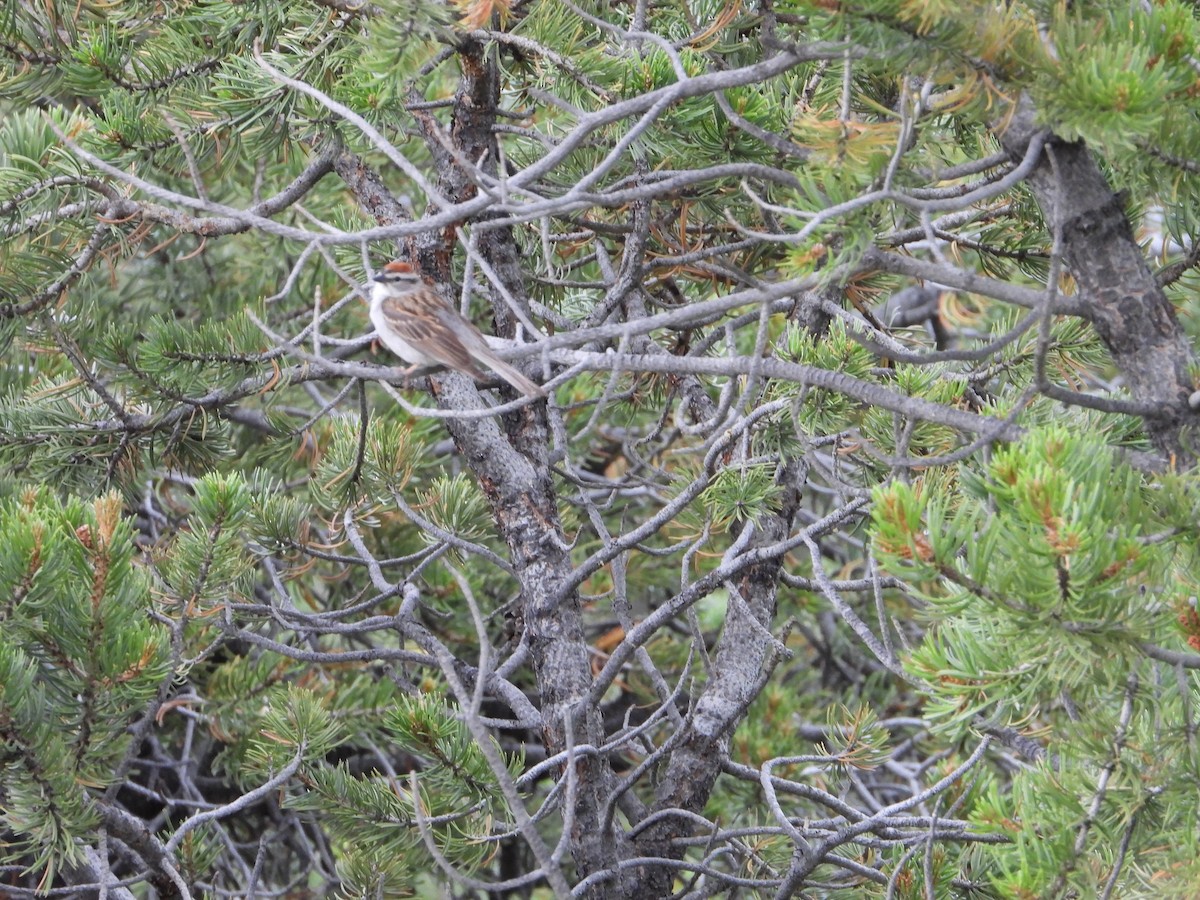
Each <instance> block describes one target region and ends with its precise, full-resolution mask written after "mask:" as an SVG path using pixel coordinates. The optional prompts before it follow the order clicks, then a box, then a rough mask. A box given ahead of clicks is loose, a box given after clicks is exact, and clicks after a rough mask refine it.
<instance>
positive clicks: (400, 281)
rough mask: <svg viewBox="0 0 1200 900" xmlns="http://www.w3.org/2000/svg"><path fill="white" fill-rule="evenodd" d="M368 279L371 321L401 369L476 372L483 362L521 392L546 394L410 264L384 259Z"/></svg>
mask: <svg viewBox="0 0 1200 900" xmlns="http://www.w3.org/2000/svg"><path fill="white" fill-rule="evenodd" d="M372 281H374V282H375V284H374V285H373V287H372V288H371V324H373V325H374V326H375V330H376V332H378V334H379V339H380V340H381V341H383V344H384V346H385V347H387V348H388V349H389V350H391V351H392V352H393V353H395V354H396V355H397V356H398V357H400V358H401V359H402V360H404V361H405V362H406V363H408V364H409V368H408V370H407V372H406V374H408V373H411V372H413V371H414V370H416V369H418V368H420V367H421V366H439V365H440V366H445V367H446V368H448V369H454V370H455V371H456V372H462V373H463V374H464V375H470V376H471V377H472V378H482V377H484V372H483V371H482V370H481V369H480V368H479V365H480V364H483V365H484V366H486V367H487V368H489V369H491V370H492V371H493V372H495V373H496V374H497V375H499V376H500V377H501V378H503V379H504V380H505V381H507V382H508V383H509V384H511V385H512V386H513V387H514V388H516V389H517V390H518V391H520V392H521V393H522V394H524V395H525V396H527V397H545V396H546V390H545V388H542V387H540V386H539V385H536V384H534V383H533V382H532V381H530V380H529V379H528V378H526V377H525V376H524V375H522V374H521V373H520V372H518V371H517V370H516V369H515V368H513V367H512V366H511V365H509V364H508V363H506V362H505V361H504V360H502V359H501V358H500V357H498V356H497V355H496V354H495V353H494V352H493V351H492V348H491V347H489V346H488V342H487V339H486V338H485V337H484V336H483V334H482V333H481V332H480V331H479V329H478V328H476V327H475V326H474V325H473V324H471V322H470V321H468V320H467V319H466V318H465V317H464V316H463V315H462V314H461V313H460V312H459V311H458V310H457V309H455V308H454V307H452V306H450V305H449V304H447V303H446V302H445V301H443V300H442V295H441V294H440V293H439V292H438V290H437V288H435V287H434V285H433V284H432V283H430V282H429V281H426V280H425V279H424V278H422V277H421V276H420V275H418V274H417V273H416V271H414V269H413V267H412V266H411V265H410V264H408V263H406V262H402V261H401V260H396V261H395V262H390V263H388V264H387V265H386V266H384V267H383V269H382V271H380V273H379V274H378V275H376V276H375V277H374V278H373V279H372Z"/></svg>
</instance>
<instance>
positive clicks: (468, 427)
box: [420, 41, 620, 897]
mask: <svg viewBox="0 0 1200 900" xmlns="http://www.w3.org/2000/svg"><path fill="white" fill-rule="evenodd" d="M458 59H459V64H460V66H461V67H462V79H461V81H460V86H459V90H458V93H457V94H456V96H455V103H454V109H453V113H452V119H451V128H450V146H451V147H452V148H453V150H454V151H455V152H454V153H453V154H451V153H448V152H446V150H445V148H444V145H443V144H442V142H441V141H440V140H438V138H437V136H436V135H434V134H432V133H429V132H427V135H426V138H427V142H428V144H429V146H430V148H431V149H432V150H433V152H434V153H435V154H438V153H439V151H440V155H441V162H442V165H441V166H439V170H440V172H441V173H442V178H441V182H440V187H441V188H442V190H443V192H444V193H445V196H447V197H448V198H449V199H450V200H452V201H453V202H461V201H463V200H467V199H469V198H470V197H472V196H474V194H475V192H476V190H477V187H476V184H475V181H474V180H473V178H472V177H471V175H470V173H469V172H468V171H466V170H465V169H464V168H463V166H462V165H460V164H459V163H458V161H457V160H463V161H470V162H477V161H480V160H482V161H483V164H482V166H481V168H482V170H483V171H484V172H486V173H488V174H493V175H494V174H495V172H496V166H495V161H496V160H497V158H498V152H497V146H496V140H495V134H494V127H495V124H496V110H497V106H498V103H499V78H498V73H497V70H496V64H495V59H494V56H490V55H489V54H488V52H487V51H486V49H485V47H484V45H483V44H482V43H479V42H476V41H466V42H464V43H463V44H462V45H461V46H460V47H459V56H458ZM428 124H429V122H428V120H427V125H428ZM456 157H457V159H456ZM434 237H436V236H434ZM452 240H453V233H452V232H449V231H447V232H446V233H444V234H443V236H442V240H441V241H440V242H437V243H436V244H430V245H427V246H424V247H422V251H424V252H422V253H421V254H420V255H421V257H422V258H423V259H427V260H429V261H430V262H432V263H434V264H435V265H438V266H439V267H442V266H444V269H443V270H442V274H443V277H447V280H448V275H449V266H448V263H449V259H450V255H451V249H452ZM477 247H478V250H479V252H480V255H481V256H482V257H483V258H484V259H485V260H487V262H488V263H489V265H491V266H492V268H493V270H494V271H495V272H496V274H497V275H498V276H499V277H500V278H501V279H502V280H503V281H504V282H505V286H506V288H507V289H508V292H509V295H510V296H511V297H514V298H516V300H517V301H518V302H520V303H522V304H524V305H525V306H526V308H528V298H527V293H526V291H525V286H524V283H523V276H522V271H521V266H520V252H519V249H518V247H517V245H516V241H515V239H514V235H513V233H512V229H510V228H493V229H486V230H482V231H481V232H480V233H479V241H478V245H477ZM493 299H494V301H495V302H493V313H494V315H495V319H496V323H497V330H498V331H499V332H500V333H502V334H509V335H511V334H512V333H513V331H514V330H515V329H514V322H513V319H512V315H511V313H510V311H509V309H508V307H507V305H506V304H505V303H504V302H503V300H501V299H499V292H498V291H496V292H495V294H494V297H493ZM440 381H441V384H440V387H439V389H438V402H439V403H440V404H441V405H442V406H443V408H450V409H472V408H478V406H479V396H478V393H477V392H476V391H475V389H474V387H473V386H472V385H471V384H470V383H469V379H466V378H465V377H463V376H458V375H451V376H447V377H446V378H445V379H441V380H440ZM448 428H449V430H450V433H451V435H452V436H453V438H454V441H455V443H456V444H457V445H458V448H459V450H460V451H461V453H462V455H463V458H464V459H465V460H466V461H467V463H468V464H469V465H470V466H471V468H472V469H473V471H474V472H475V475H476V476H477V477H478V478H479V481H480V484H481V486H482V487H483V490H484V493H485V495H486V496H487V498H488V501H489V503H490V504H491V506H492V511H493V514H494V515H495V517H496V520H497V523H498V525H499V527H500V532H501V534H502V535H503V536H504V539H505V541H506V542H507V544H508V547H509V551H510V554H511V560H512V564H513V569H514V571H515V572H516V573H517V577H518V579H519V580H520V582H521V594H522V608H523V611H524V616H523V618H524V627H525V638H526V640H527V642H528V645H529V651H530V653H529V658H530V663H531V664H532V667H533V671H534V676H535V677H536V679H537V685H538V692H539V695H540V697H541V713H542V729H543V739H544V741H545V749H546V753H547V754H549V755H553V754H556V753H562V752H563V751H565V750H568V749H570V748H571V747H573V746H576V745H579V744H588V745H591V746H593V747H598V746H600V745H601V744H603V742H604V727H603V722H602V719H601V715H600V710H599V709H598V708H595V707H590V708H587V707H585V706H584V705H583V704H582V703H581V701H582V700H583V699H584V698H585V697H587V695H588V690H589V688H590V687H591V682H592V674H591V665H590V660H589V656H588V645H587V642H586V640H585V639H584V629H583V618H582V611H581V609H580V602H579V596H578V593H577V592H576V591H574V590H565V589H564V587H563V586H564V585H565V584H566V583H567V582H568V580H569V579H570V575H571V569H572V566H571V559H570V555H569V553H568V552H567V550H566V547H567V541H566V539H565V537H564V535H563V531H562V527H561V524H560V522H559V516H558V510H557V508H556V505H555V492H554V484H553V481H552V478H551V471H550V465H549V459H548V454H549V440H548V436H547V426H546V417H545V414H544V407H542V406H541V405H540V404H538V405H535V406H527V407H524V408H523V409H522V410H521V411H519V412H517V413H514V414H513V415H510V416H508V417H507V418H506V422H505V431H501V428H500V426H499V425H498V423H497V422H496V420H495V419H472V420H466V421H455V420H449V421H448ZM562 777H563V779H564V780H566V779H567V777H568V776H567V774H566V772H565V771H564V772H563V774H562ZM571 780H572V781H573V783H574V786H575V787H574V791H573V793H574V796H570V794H568V796H567V797H566V798H565V799H564V801H563V802H564V803H571V804H572V805H573V809H572V813H571V821H572V828H571V832H570V846H571V852H572V855H573V856H574V859H575V864H576V867H577V869H578V873H577V874H578V876H586V875H588V874H591V873H595V872H600V871H605V870H615V867H616V862H617V860H618V858H619V855H618V848H617V845H616V842H617V840H618V832H617V831H616V830H610V831H608V832H607V833H605V832H604V830H603V829H602V827H601V810H602V809H603V808H604V804H605V801H606V799H607V798H608V796H609V793H610V782H611V780H612V773H611V770H610V768H609V764H608V761H607V760H606V759H604V758H602V757H600V756H598V755H597V754H594V753H586V754H581V755H580V756H579V757H578V758H577V759H576V761H575V771H574V773H573V777H572V778H571ZM617 883H618V884H619V879H618V881H617ZM614 890H615V891H617V892H618V893H619V892H620V889H619V887H616V888H615V887H614V883H613V882H609V883H605V884H601V885H598V886H597V887H596V888H595V889H594V890H593V891H591V892H589V894H588V895H587V896H594V897H607V896H613V895H614V894H613V893H612V892H613V891H614Z"/></svg>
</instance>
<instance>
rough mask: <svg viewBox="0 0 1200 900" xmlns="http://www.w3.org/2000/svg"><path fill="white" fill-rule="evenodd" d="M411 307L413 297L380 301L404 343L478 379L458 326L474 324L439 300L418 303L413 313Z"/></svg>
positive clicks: (469, 326)
mask: <svg viewBox="0 0 1200 900" xmlns="http://www.w3.org/2000/svg"><path fill="white" fill-rule="evenodd" d="M412 307H413V303H412V298H409V297H401V298H394V299H390V300H385V301H383V303H382V304H381V305H380V310H381V311H382V312H383V315H384V318H386V319H387V322H388V324H389V325H391V326H392V328H393V329H395V331H396V333H397V334H398V335H400V337H401V339H402V340H403V341H404V342H405V343H407V344H411V345H412V346H413V347H415V348H416V349H418V350H420V351H421V352H422V353H424V354H425V355H426V356H428V357H429V358H430V359H435V360H437V361H438V362H439V363H441V364H442V365H443V366H447V367H449V368H451V369H457V370H458V371H460V372H465V373H467V374H469V375H472V376H474V377H475V378H479V377H480V376H481V374H482V373H481V372H480V371H479V367H478V366H477V365H476V364H475V360H474V359H472V358H471V354H470V353H469V352H468V351H467V348H466V347H465V346H464V345H463V342H462V341H461V340H460V339H459V336H458V329H464V328H466V329H474V328H475V326H474V325H472V324H471V323H470V322H468V321H467V320H466V319H462V317H461V316H459V315H458V314H457V313H456V312H455V311H454V310H452V309H450V308H449V307H447V306H445V305H444V304H442V303H440V302H438V303H436V304H432V303H431V304H420V305H419V306H418V307H417V310H418V312H417V313H416V314H414V312H413V308H412ZM459 319H462V322H461V324H460V323H459V322H458V321H457V320H459ZM455 326H457V329H456V328H455ZM468 340H469V338H468Z"/></svg>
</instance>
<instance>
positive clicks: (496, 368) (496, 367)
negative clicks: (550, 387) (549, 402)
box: [480, 353, 546, 397]
mask: <svg viewBox="0 0 1200 900" xmlns="http://www.w3.org/2000/svg"><path fill="white" fill-rule="evenodd" d="M480 357H482V361H483V362H484V363H485V364H486V365H487V367H488V368H489V369H491V370H492V371H493V372H495V373H496V374H497V375H499V376H500V377H501V378H503V379H504V380H505V381H507V382H508V383H509V384H511V385H512V386H513V387H515V388H516V389H517V390H518V391H520V392H521V393H522V394H524V395H525V396H526V397H545V396H546V389H545V388H544V387H542V386H541V385H540V384H534V383H533V382H532V381H530V380H529V379H528V378H526V377H525V376H524V375H522V374H521V373H520V372H518V371H517V370H516V369H515V368H513V367H512V366H510V365H509V364H508V363H506V362H505V361H504V360H502V359H501V358H500V357H498V356H494V355H493V354H491V353H488V354H487V355H486V356H484V354H482V353H481V354H480Z"/></svg>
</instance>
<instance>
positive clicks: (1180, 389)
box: [999, 98, 1197, 467]
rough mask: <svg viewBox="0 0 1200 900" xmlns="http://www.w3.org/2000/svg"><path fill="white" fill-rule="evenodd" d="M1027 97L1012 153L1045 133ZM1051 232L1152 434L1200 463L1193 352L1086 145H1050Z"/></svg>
mask: <svg viewBox="0 0 1200 900" xmlns="http://www.w3.org/2000/svg"><path fill="white" fill-rule="evenodd" d="M1035 116H1036V111H1035V110H1034V108H1033V104H1032V103H1031V102H1029V100H1028V98H1025V99H1022V100H1021V101H1020V103H1019V104H1018V106H1017V110H1016V112H1015V114H1014V115H1013V116H1012V117H1011V119H1010V120H1009V121H1008V122H1007V123H1006V124H1005V126H1004V127H1003V128H1002V129H999V130H1000V139H1001V142H1002V143H1003V145H1004V148H1005V150H1007V151H1008V153H1009V155H1010V156H1012V157H1013V159H1020V158H1022V157H1023V156H1024V154H1025V151H1026V148H1027V147H1028V145H1029V141H1030V139H1031V138H1032V137H1033V136H1034V135H1035V134H1037V133H1038V132H1039V131H1040V129H1039V127H1038V126H1037V123H1036V121H1035ZM1029 184H1030V186H1031V187H1032V188H1033V191H1034V194H1035V195H1036V197H1037V200H1038V204H1039V205H1040V206H1041V208H1042V214H1043V215H1044V216H1045V218H1046V224H1047V227H1048V228H1049V230H1050V231H1051V233H1054V232H1055V231H1056V230H1058V229H1061V230H1062V242H1063V257H1064V261H1065V263H1066V265H1067V266H1068V268H1069V269H1070V272H1071V275H1072V276H1074V278H1075V282H1076V284H1078V286H1079V294H1080V296H1081V297H1082V299H1083V300H1084V301H1085V304H1086V306H1085V309H1084V315H1086V316H1087V318H1088V319H1090V321H1091V323H1092V325H1093V326H1094V327H1095V329H1096V333H1097V334H1098V335H1099V336H1100V339H1101V340H1102V341H1103V342H1104V344H1105V346H1106V347H1107V348H1108V350H1109V352H1110V353H1111V354H1112V359H1113V363H1114V364H1115V365H1116V366H1117V368H1118V369H1119V370H1120V372H1121V374H1122V375H1123V376H1124V378H1125V383H1126V385H1127V386H1128V388H1129V392H1130V394H1131V395H1132V397H1133V399H1134V400H1135V401H1136V402H1137V403H1139V404H1142V405H1144V406H1146V407H1147V408H1149V409H1150V410H1152V411H1151V412H1149V413H1147V414H1146V415H1145V416H1144V420H1145V423H1146V432H1147V434H1148V435H1149V437H1150V440H1151V441H1152V442H1153V444H1154V446H1155V448H1157V449H1158V450H1159V451H1160V452H1162V453H1163V454H1165V455H1167V456H1168V457H1169V458H1172V459H1174V460H1175V461H1176V462H1177V464H1178V465H1179V466H1181V467H1190V466H1192V465H1194V464H1195V462H1196V449H1195V441H1194V440H1192V439H1190V438H1189V437H1188V435H1189V433H1190V432H1192V431H1193V430H1194V429H1195V428H1196V425H1197V416H1196V413H1194V412H1192V410H1191V409H1190V408H1189V407H1188V403H1187V399H1188V396H1189V395H1190V394H1191V393H1192V391H1193V390H1195V388H1194V386H1193V385H1192V382H1191V378H1190V377H1189V375H1188V365H1189V363H1190V362H1191V361H1192V352H1191V348H1190V346H1189V343H1188V341H1187V337H1186V335H1184V333H1183V329H1182V328H1180V325H1179V321H1178V320H1177V319H1176V317H1175V309H1174V307H1173V306H1172V305H1171V302H1170V300H1168V299H1167V296H1166V294H1165V293H1163V290H1162V288H1161V287H1160V286H1159V284H1158V281H1157V280H1156V279H1155V277H1154V273H1153V272H1151V271H1150V267H1149V265H1148V264H1147V262H1146V257H1145V254H1144V253H1143V252H1142V249H1141V248H1140V247H1139V246H1138V244H1137V241H1136V240H1135V239H1134V235H1133V229H1132V228H1131V227H1130V225H1129V220H1128V218H1127V217H1126V216H1125V211H1124V209H1123V208H1122V203H1121V198H1120V197H1119V196H1118V195H1117V194H1116V193H1114V192H1113V190H1112V188H1111V187H1110V185H1109V184H1108V181H1107V179H1106V178H1105V177H1104V173H1103V172H1101V171H1100V167H1099V166H1098V165H1097V164H1096V160H1095V159H1094V158H1093V156H1092V154H1091V153H1090V151H1089V150H1088V149H1087V147H1086V146H1085V145H1084V144H1082V143H1068V142H1066V141H1062V140H1057V139H1053V138H1052V139H1051V140H1049V141H1047V143H1046V148H1045V149H1044V150H1043V152H1042V157H1041V160H1040V161H1039V163H1038V166H1037V168H1036V170H1035V171H1034V173H1033V175H1032V176H1031V177H1030V179H1029Z"/></svg>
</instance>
